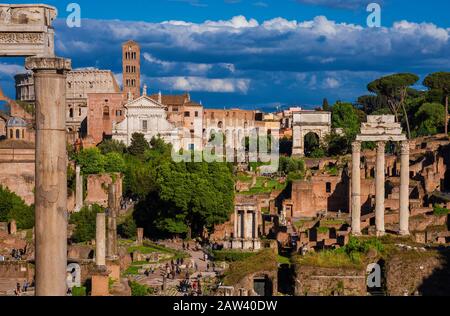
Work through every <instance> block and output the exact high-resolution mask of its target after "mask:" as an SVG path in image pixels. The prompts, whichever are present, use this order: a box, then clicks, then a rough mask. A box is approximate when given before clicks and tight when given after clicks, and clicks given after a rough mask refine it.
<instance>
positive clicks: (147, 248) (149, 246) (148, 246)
mask: <svg viewBox="0 0 450 316" xmlns="http://www.w3.org/2000/svg"><path fill="white" fill-rule="evenodd" d="M135 251H139V252H140V253H142V254H145V255H146V254H150V253H156V252H158V253H163V254H168V255H172V256H173V258H174V259H184V258H188V257H189V255H188V254H187V253H186V252H183V251H178V250H175V249H171V248H167V247H165V246H160V245H157V244H154V243H152V242H149V241H145V242H144V245H143V246H131V247H129V248H128V253H133V252H135Z"/></svg>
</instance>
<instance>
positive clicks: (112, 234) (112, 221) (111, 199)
mask: <svg viewBox="0 0 450 316" xmlns="http://www.w3.org/2000/svg"><path fill="white" fill-rule="evenodd" d="M115 195H116V186H115V185H114V184H110V185H109V192H108V210H109V211H108V235H107V239H106V256H107V257H108V258H109V259H115V257H116V254H117V223H116V215H117V205H116V198H115Z"/></svg>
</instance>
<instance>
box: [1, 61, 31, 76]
mask: <svg viewBox="0 0 450 316" xmlns="http://www.w3.org/2000/svg"><path fill="white" fill-rule="evenodd" d="M24 72H26V70H25V67H24V66H21V65H16V64H6V63H0V73H1V74H4V75H6V76H14V75H17V74H19V73H24Z"/></svg>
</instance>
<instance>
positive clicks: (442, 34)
mask: <svg viewBox="0 0 450 316" xmlns="http://www.w3.org/2000/svg"><path fill="white" fill-rule="evenodd" d="M310 1H312V0H310ZM314 2H315V3H318V2H320V1H314ZM338 2H339V1H338ZM321 3H322V4H324V5H325V4H326V3H325V2H321ZM339 3H343V1H341V2H339ZM353 3H356V1H354V2H353ZM358 3H359V1H358ZM346 5H347V6H348V5H349V3H347V4H346ZM55 27H56V31H57V37H56V38H57V42H56V48H57V53H58V55H61V56H67V57H70V58H72V60H73V64H74V67H80V66H83V67H86V66H96V67H99V68H104V69H111V70H112V71H113V72H114V73H116V74H120V72H121V71H122V69H121V48H120V47H121V44H122V43H123V42H125V41H127V40H129V39H133V40H135V41H137V42H139V43H140V45H141V49H142V56H143V57H142V58H143V61H142V74H144V75H148V76H150V77H149V78H150V79H149V80H150V82H148V84H149V88H150V89H151V87H152V84H153V85H157V86H158V88H160V89H162V90H166V91H167V90H170V89H172V90H181V91H183V90H184V91H196V92H205V93H207V94H208V95H207V96H208V97H205V96H204V94H200V95H201V97H202V99H203V101H206V102H208V101H211V102H213V103H215V104H217V103H221V100H218V99H217V98H215V97H213V96H211V94H212V93H217V92H221V93H224V92H226V93H228V94H229V99H226V100H233V98H236V102H233V103H242V104H254V103H264V104H269V103H270V104H271V103H276V102H281V103H297V104H298V103H302V102H305V101H304V100H306V102H312V100H316V101H317V102H320V100H321V99H322V98H323V97H326V96H329V94H332V95H333V96H335V97H336V98H339V99H344V98H350V100H349V101H351V100H354V99H355V98H356V97H357V96H358V95H359V94H361V93H364V91H365V90H366V85H367V83H368V81H370V80H373V79H375V78H376V76H378V75H380V74H387V73H393V72H407V71H408V72H415V73H417V74H419V75H421V76H423V75H425V74H427V73H429V72H433V71H448V70H450V69H449V68H450V55H449V54H448V51H450V43H449V34H450V29H446V28H442V27H439V26H437V25H435V24H432V23H414V22H409V21H399V22H396V23H394V24H393V25H392V26H390V27H382V28H366V27H363V26H361V25H355V24H348V23H338V22H335V21H332V20H330V19H328V18H327V17H325V16H318V17H316V18H314V19H312V20H307V21H297V20H288V19H285V18H282V17H278V18H274V19H270V20H266V21H257V20H256V19H253V18H251V17H245V16H236V17H233V18H231V19H229V20H220V21H205V22H202V23H193V22H189V21H174V20H172V21H165V22H161V23H147V22H132V21H120V20H90V19H86V20H83V23H82V28H80V29H69V28H67V26H66V24H65V21H64V20H58V21H57V22H56V23H55ZM105 52H107V53H105ZM163 84H166V85H167V88H165V87H164V86H163ZM221 98H224V96H223V94H221ZM227 98H228V96H227ZM331 98H332V97H331V96H330V99H331Z"/></svg>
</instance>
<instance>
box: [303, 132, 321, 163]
mask: <svg viewBox="0 0 450 316" xmlns="http://www.w3.org/2000/svg"><path fill="white" fill-rule="evenodd" d="M304 144H305V156H306V157H311V156H314V154H315V153H316V152H317V151H318V150H319V149H320V138H319V135H317V134H316V133H314V132H309V133H308V134H306V135H305V139H304Z"/></svg>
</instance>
